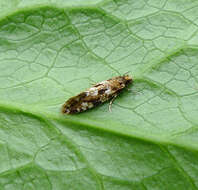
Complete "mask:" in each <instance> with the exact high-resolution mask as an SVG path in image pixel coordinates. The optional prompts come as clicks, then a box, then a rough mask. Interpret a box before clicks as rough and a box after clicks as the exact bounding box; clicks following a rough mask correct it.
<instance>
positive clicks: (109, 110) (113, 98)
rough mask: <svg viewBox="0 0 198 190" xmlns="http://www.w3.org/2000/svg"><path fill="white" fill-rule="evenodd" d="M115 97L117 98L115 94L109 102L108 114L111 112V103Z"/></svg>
mask: <svg viewBox="0 0 198 190" xmlns="http://www.w3.org/2000/svg"><path fill="white" fill-rule="evenodd" d="M116 97H117V94H116V95H115V96H114V97H113V98H112V99H111V101H110V102H109V112H112V110H111V107H112V104H113V101H114V100H115V99H116Z"/></svg>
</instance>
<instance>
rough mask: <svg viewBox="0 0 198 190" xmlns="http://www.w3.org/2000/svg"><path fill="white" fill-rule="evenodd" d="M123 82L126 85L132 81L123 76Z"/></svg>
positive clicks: (128, 77)
mask: <svg viewBox="0 0 198 190" xmlns="http://www.w3.org/2000/svg"><path fill="white" fill-rule="evenodd" d="M123 80H124V83H125V85H128V84H130V83H131V82H132V81H133V80H132V78H131V77H130V76H129V75H124V76H123Z"/></svg>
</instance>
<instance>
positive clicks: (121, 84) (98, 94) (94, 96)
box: [62, 75, 132, 114]
mask: <svg viewBox="0 0 198 190" xmlns="http://www.w3.org/2000/svg"><path fill="white" fill-rule="evenodd" d="M130 83H132V78H131V77H130V76H129V75H123V76H117V77H114V78H111V79H109V80H105V81H102V82H99V83H97V84H95V85H94V86H92V87H91V88H89V89H87V90H85V91H84V92H81V93H80V94H78V95H77V96H74V97H71V98H70V99H68V100H67V101H66V102H65V104H64V105H63V106H62V113H65V114H75V113H80V112H83V111H86V110H88V109H91V108H93V107H96V106H97V105H99V104H102V103H103V102H106V101H108V100H110V103H109V111H111V106H112V103H113V101H114V99H115V98H116V97H117V95H118V94H119V93H120V92H121V91H122V90H123V89H124V88H125V87H126V86H127V85H128V84H130Z"/></svg>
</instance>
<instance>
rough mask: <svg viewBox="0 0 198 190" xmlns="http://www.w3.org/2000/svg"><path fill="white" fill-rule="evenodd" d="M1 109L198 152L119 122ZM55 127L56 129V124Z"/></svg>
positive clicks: (18, 107) (4, 106)
mask: <svg viewBox="0 0 198 190" xmlns="http://www.w3.org/2000/svg"><path fill="white" fill-rule="evenodd" d="M0 109H1V110H5V111H9V112H12V113H15V114H21V113H22V114H28V115H29V116H31V115H32V116H34V117H37V118H40V119H41V120H47V121H48V122H51V120H54V121H59V122H63V123H65V124H70V125H71V124H72V125H75V126H76V127H83V128H87V129H96V130H100V131H103V132H107V133H112V134H115V135H119V136H122V137H127V138H132V139H138V140H141V141H144V142H150V143H154V144H157V145H159V144H161V145H166V146H168V145H172V146H177V147H180V148H185V149H188V150H190V151H198V145H197V144H192V146H190V145H189V144H187V145H186V144H185V142H184V141H182V140H181V139H179V140H178V139H177V141H176V142H175V140H174V139H170V138H169V139H168V137H167V136H161V135H159V137H158V136H157V135H148V133H146V134H143V133H141V132H139V131H138V130H136V129H135V127H133V126H131V125H122V126H119V124H118V123H117V122H112V121H111V122H110V123H111V125H107V123H105V124H104V123H103V122H100V121H95V120H91V119H84V118H83V119H81V118H78V117H77V116H75V115H74V116H67V115H60V114H52V113H51V112H47V111H45V110H42V109H37V108H33V107H32V106H27V105H26V106H24V105H23V104H12V103H10V102H0ZM53 126H54V127H56V126H55V125H54V124H53ZM106 126H108V128H107V127H106ZM128 126H130V129H129V128H128ZM65 127H66V125H65ZM123 128H124V130H123ZM56 129H58V130H59V128H57V127H56ZM126 129H129V130H126Z"/></svg>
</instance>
